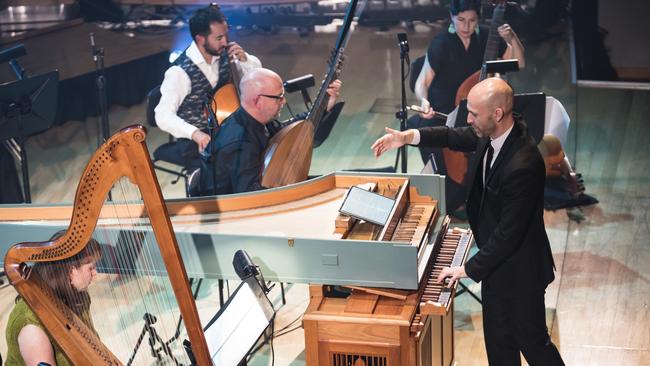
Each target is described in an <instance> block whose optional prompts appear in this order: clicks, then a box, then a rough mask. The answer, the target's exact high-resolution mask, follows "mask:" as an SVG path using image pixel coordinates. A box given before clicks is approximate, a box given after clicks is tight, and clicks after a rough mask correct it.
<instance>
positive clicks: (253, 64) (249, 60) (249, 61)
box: [237, 52, 262, 75]
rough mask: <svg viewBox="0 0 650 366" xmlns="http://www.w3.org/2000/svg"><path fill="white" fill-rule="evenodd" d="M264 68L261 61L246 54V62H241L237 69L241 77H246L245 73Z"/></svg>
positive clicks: (238, 63)
mask: <svg viewBox="0 0 650 366" xmlns="http://www.w3.org/2000/svg"><path fill="white" fill-rule="evenodd" d="M259 67H262V62H261V61H260V59H259V58H257V57H255V56H253V55H251V54H249V53H248V52H246V61H243V62H242V61H239V62H237V69H238V70H239V72H240V73H241V75H244V74H245V73H247V72H249V71H251V70H252V69H256V68H259Z"/></svg>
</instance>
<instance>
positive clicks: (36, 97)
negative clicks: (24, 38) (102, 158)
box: [0, 71, 59, 203]
mask: <svg viewBox="0 0 650 366" xmlns="http://www.w3.org/2000/svg"><path fill="white" fill-rule="evenodd" d="M58 84H59V71H51V72H48V73H46V74H42V75H37V76H34V77H30V78H25V79H22V80H17V81H12V82H8V83H4V84H0V141H4V140H8V139H12V138H13V139H16V140H17V141H18V145H19V146H20V166H21V170H22V174H23V191H24V195H25V202H26V203H30V202H31V194H30V190H29V170H28V165H27V151H26V150H25V138H26V137H27V136H30V135H32V134H35V133H38V132H41V131H45V130H47V129H48V128H50V126H51V125H52V123H53V122H54V117H55V115H56V107H57V99H58V94H59V89H58Z"/></svg>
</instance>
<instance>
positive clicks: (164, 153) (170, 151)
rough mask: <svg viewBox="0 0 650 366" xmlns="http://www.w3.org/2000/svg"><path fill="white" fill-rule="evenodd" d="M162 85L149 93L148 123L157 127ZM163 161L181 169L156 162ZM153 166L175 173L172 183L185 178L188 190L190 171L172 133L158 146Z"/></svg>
mask: <svg viewBox="0 0 650 366" xmlns="http://www.w3.org/2000/svg"><path fill="white" fill-rule="evenodd" d="M160 96H161V94H160V85H158V86H156V87H154V88H153V89H151V90H150V91H149V93H148V94H147V123H148V124H149V126H151V127H157V124H156V113H155V111H154V110H155V109H156V106H157V105H158V103H159V102H160ZM159 161H162V162H165V163H169V164H173V165H177V166H179V168H180V169H179V170H174V169H170V168H165V167H163V166H160V165H159V164H156V163H157V162H159ZM152 162H153V167H154V168H155V169H157V170H160V171H162V172H165V173H169V174H173V175H175V176H176V179H175V180H174V181H172V184H176V182H178V180H179V179H181V178H183V180H184V181H185V187H186V190H187V176H188V172H187V170H186V169H185V167H184V163H183V161H182V160H181V159H180V158H179V156H178V153H177V150H176V140H175V139H174V137H173V136H172V135H169V141H168V142H166V143H164V144H162V145H160V146H158V147H157V148H156V149H155V150H154V152H153V161H152Z"/></svg>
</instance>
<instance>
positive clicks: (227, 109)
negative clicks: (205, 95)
mask: <svg viewBox="0 0 650 366" xmlns="http://www.w3.org/2000/svg"><path fill="white" fill-rule="evenodd" d="M221 57H226V58H228V68H229V71H228V73H229V74H230V81H229V82H228V83H226V84H225V85H223V86H221V87H220V88H219V89H217V90H216V91H215V92H214V94H213V95H212V100H211V101H210V108H211V109H212V112H213V113H214V115H215V117H216V119H217V123H218V124H219V125H221V124H222V123H223V121H224V120H225V119H226V118H228V116H230V115H231V114H232V113H233V112H234V111H236V110H237V108H239V104H240V103H239V81H240V80H241V75H240V74H239V70H238V69H237V63H238V62H239V60H237V59H236V58H230V57H228V49H224V51H223V54H222V55H221Z"/></svg>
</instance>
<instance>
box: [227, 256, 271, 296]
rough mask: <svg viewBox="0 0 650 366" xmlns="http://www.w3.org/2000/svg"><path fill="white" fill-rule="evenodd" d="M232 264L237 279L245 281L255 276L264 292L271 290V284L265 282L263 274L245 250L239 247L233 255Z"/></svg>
mask: <svg viewBox="0 0 650 366" xmlns="http://www.w3.org/2000/svg"><path fill="white" fill-rule="evenodd" d="M232 266H233V267H234V268H235V273H237V276H239V279H241V280H242V281H245V280H246V279H248V278H250V277H255V280H256V281H257V283H259V285H260V287H261V288H262V291H264V293H265V294H268V293H269V291H271V288H273V286H271V287H269V286H268V285H267V284H266V281H265V280H264V275H263V274H262V272H261V271H260V267H258V266H256V265H255V263H253V260H252V259H251V257H250V256H249V255H248V253H246V251H245V250H242V249H239V250H238V251H237V252H235V257H234V258H233V259H232Z"/></svg>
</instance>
